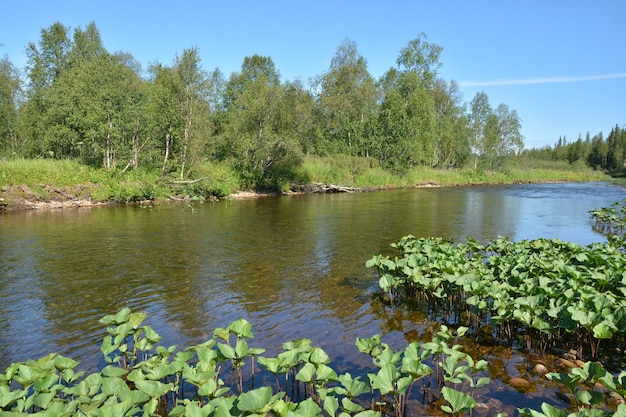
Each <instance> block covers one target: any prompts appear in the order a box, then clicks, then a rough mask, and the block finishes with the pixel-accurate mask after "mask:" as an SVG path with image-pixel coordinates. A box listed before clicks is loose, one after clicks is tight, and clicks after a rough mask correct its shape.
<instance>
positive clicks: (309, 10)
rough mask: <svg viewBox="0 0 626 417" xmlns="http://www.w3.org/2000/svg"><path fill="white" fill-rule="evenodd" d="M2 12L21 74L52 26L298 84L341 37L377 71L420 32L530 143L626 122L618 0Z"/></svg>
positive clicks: (48, 1) (324, 0)
mask: <svg viewBox="0 0 626 417" xmlns="http://www.w3.org/2000/svg"><path fill="white" fill-rule="evenodd" d="M0 10H1V13H0V15H1V16H0V44H2V45H1V46H0V56H4V55H7V56H8V57H9V60H10V61H11V62H13V63H14V64H15V65H16V66H17V67H18V68H20V69H22V68H24V65H25V63H26V57H25V54H24V49H25V47H26V45H27V44H28V42H35V43H36V42H37V41H38V39H39V35H40V32H41V29H42V28H47V27H49V26H50V25H51V24H53V23H54V22H55V21H59V22H61V23H62V24H64V25H65V26H69V27H70V28H72V29H73V28H76V27H85V26H86V25H87V24H88V23H89V22H91V21H95V22H96V25H97V27H98V28H99V30H100V34H101V36H102V40H103V43H104V46H105V47H106V48H107V50H109V51H110V52H116V51H125V52H130V53H131V54H132V55H133V56H134V57H135V58H136V59H137V60H138V61H139V62H140V63H141V64H142V65H143V66H144V67H147V65H148V64H149V63H151V62H154V61H159V62H161V63H163V64H171V63H172V61H173V60H174V58H175V56H176V54H181V53H182V52H183V50H185V49H187V48H190V47H192V46H196V47H198V49H199V51H200V55H201V57H202V62H203V65H204V67H205V69H207V70H212V69H214V68H215V67H218V68H219V69H220V70H221V71H222V72H223V73H224V74H225V75H226V76H228V75H230V73H231V72H233V71H238V70H239V69H240V67H241V63H242V62H243V59H244V57H246V56H251V55H254V54H259V55H265V56H270V57H271V58H272V59H273V61H274V63H275V64H276V67H277V68H278V70H279V71H280V73H281V75H282V78H283V80H295V79H301V80H302V81H305V82H306V81H307V80H308V79H309V78H310V77H313V76H316V75H319V74H321V73H323V72H325V71H326V70H327V69H328V67H329V64H330V60H331V58H332V57H333V55H334V53H335V51H336V49H337V47H338V46H339V45H340V44H341V43H342V41H343V40H344V39H346V38H349V39H350V40H352V41H355V42H356V43H357V45H358V49H359V52H360V53H361V55H363V57H364V58H365V59H366V60H367V62H368V69H369V71H370V73H371V74H372V75H373V76H374V77H375V78H378V77H379V76H380V75H382V74H383V73H384V72H385V71H386V70H387V69H389V68H390V67H393V66H395V61H396V58H397V56H398V53H399V51H400V49H401V48H403V47H405V46H406V45H407V44H408V42H409V41H410V40H412V39H415V38H416V37H417V35H418V33H420V32H425V33H426V34H427V35H428V40H429V41H430V42H433V43H436V44H438V45H440V46H442V47H443V48H444V50H443V53H442V54H441V57H440V60H441V62H442V64H443V66H442V68H441V71H440V76H441V77H442V78H444V79H446V80H447V81H450V80H455V81H457V82H458V83H459V84H460V85H461V91H462V92H463V98H464V101H466V102H468V103H469V102H470V101H471V100H472V98H473V97H474V96H475V94H476V93H477V92H479V91H484V92H485V93H486V94H487V95H488V97H489V101H490V103H491V105H492V107H493V108H495V107H497V106H498V105H499V104H500V103H505V104H507V105H508V106H509V108H510V109H511V110H516V111H517V113H518V115H519V117H520V119H521V121H522V134H523V135H524V137H525V140H524V142H525V145H526V147H527V148H530V147H541V146H544V145H554V144H555V143H556V141H557V140H558V138H559V136H565V137H566V138H567V139H568V140H569V141H574V140H576V139H577V138H578V137H579V135H582V137H583V138H584V137H585V135H586V134H587V132H589V133H590V134H591V135H592V136H593V135H595V134H597V133H599V132H603V133H604V135H605V137H606V136H607V135H608V133H609V132H610V130H611V128H612V127H613V126H615V125H619V126H622V127H624V126H626V54H625V53H624V51H625V48H626V30H624V26H623V22H624V16H626V2H625V1H623V0H610V1H609V0H595V1H593V2H591V1H588V0H587V1H580V0H569V1H561V0H540V1H537V0H523V1H522V0H518V1H496V0H493V1H481V0H477V1H473V0H458V1H445V0H442V1H433V0H430V1H421V0H415V1H408V0H406V1H395V0H387V1H384V2H383V1H368V0H361V1H341V0H331V1H329V0H317V1H314V2H313V1H306V2H305V1H300V2H298V1H297V0H289V1H283V0H281V1H270V0H265V1H262V0H257V1H241V0H240V1H237V0H235V1H208V0H205V1H185V0H181V1H178V2H173V1H168V2H165V1H160V0H151V1H145V0H126V1H118V0H108V1H92V0H89V1H85V0H80V1H75V0H71V1H70V0H67V1H61V0H56V1H54V0H45V1H29V0H23V1H13V0H0ZM620 23H621V24H622V25H621V26H620Z"/></svg>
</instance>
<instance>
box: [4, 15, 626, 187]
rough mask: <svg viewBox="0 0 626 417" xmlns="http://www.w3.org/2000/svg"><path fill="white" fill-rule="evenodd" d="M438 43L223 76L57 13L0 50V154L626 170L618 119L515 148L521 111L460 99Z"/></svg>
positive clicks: (625, 139) (260, 181) (98, 160)
mask: <svg viewBox="0 0 626 417" xmlns="http://www.w3.org/2000/svg"><path fill="white" fill-rule="evenodd" d="M442 50H443V48H442V47H441V46H439V45H437V44H434V43H431V42H429V41H428V37H427V35H426V34H425V33H420V34H418V35H417V37H416V38H415V39H413V40H410V41H409V42H408V43H407V45H406V47H404V48H402V49H401V50H400V51H399V52H398V55H397V60H396V62H395V63H391V64H392V65H391V66H390V68H389V70H387V71H386V72H385V73H384V74H383V75H382V76H381V77H380V78H379V79H374V78H373V77H372V75H371V74H370V73H369V72H368V67H367V61H366V59H365V57H363V56H362V55H361V54H360V53H359V51H358V47H357V44H356V42H354V41H352V40H350V39H345V40H344V41H343V42H342V43H341V44H340V45H339V46H338V47H337V49H336V52H335V54H334V55H333V56H332V57H330V61H329V62H330V65H329V67H328V70H327V71H326V72H324V73H322V74H319V75H317V76H315V77H312V78H311V79H310V80H307V82H306V83H305V82H303V81H301V80H283V79H282V78H281V74H280V71H279V69H278V68H276V66H275V64H274V62H273V61H272V58H271V57H269V56H259V55H253V56H247V57H245V58H243V62H242V64H241V69H240V70H239V71H237V72H233V73H232V74H230V75H225V74H223V73H222V72H221V71H220V70H219V68H215V69H213V70H207V69H205V68H204V67H203V64H202V61H201V58H200V53H199V50H198V49H197V48H195V47H191V48H189V49H185V50H184V51H182V52H181V53H180V55H177V56H176V58H175V59H174V61H173V62H172V63H170V64H164V63H159V62H154V63H151V64H150V65H149V67H148V68H142V67H141V65H140V63H139V62H138V61H137V60H135V58H134V57H133V56H132V55H131V54H130V53H126V52H124V53H122V52H113V53H112V52H110V51H108V50H107V49H106V48H105V46H104V45H103V43H102V40H101V36H100V32H99V30H98V28H97V26H96V24H95V23H94V22H91V23H89V24H87V25H86V26H85V27H84V28H80V27H78V28H74V29H70V28H69V27H66V26H64V25H63V24H62V23H60V22H56V23H54V24H52V25H51V26H50V27H48V28H44V29H42V30H41V33H40V37H39V39H38V40H36V41H35V42H31V43H29V44H28V45H27V46H26V54H27V65H26V68H24V69H19V68H16V67H15V66H14V65H13V64H12V63H11V62H10V61H9V59H8V57H5V58H4V59H2V60H1V61H0V159H5V160H6V159H11V158H26V159H46V160H51V159H52V160H66V159H71V160H73V161H78V162H79V163H81V164H83V165H86V166H89V167H92V168H95V169H98V170H105V171H109V172H116V173H126V172H133V171H134V172H151V173H158V175H159V177H160V178H168V179H170V180H176V181H181V182H182V181H191V180H193V179H198V178H202V177H203V175H205V172H204V171H203V169H204V168H203V167H206V166H207V164H209V165H210V164H213V165H215V166H220V167H228V170H229V172H233V173H235V175H236V177H237V181H238V184H239V185H240V187H241V188H242V189H255V190H277V191H280V190H284V189H285V188H287V187H289V185H290V184H293V183H305V182H307V178H303V177H302V170H301V169H300V167H301V165H302V164H303V161H305V160H306V158H315V157H318V158H352V159H349V160H356V159H358V161H360V162H359V163H362V164H365V165H366V166H368V167H370V168H374V167H375V168H377V169H381V170H383V171H385V172H389V173H393V174H394V175H403V174H404V173H406V172H408V171H409V170H411V169H414V168H416V167H427V168H432V169H441V170H448V169H453V168H454V169H473V170H483V171H487V170H494V171H497V170H499V169H502V168H503V167H506V165H507V163H510V161H518V162H517V163H518V165H519V161H520V160H533V161H541V162H542V163H543V162H544V161H547V162H545V163H547V164H548V165H549V164H550V163H567V164H578V165H581V164H584V165H588V166H590V167H593V168H594V169H600V170H604V171H607V172H610V173H614V174H620V173H622V172H623V171H624V161H625V160H626V132H625V130H624V128H621V127H619V126H617V125H616V126H615V127H614V128H613V129H612V130H611V132H610V134H609V135H608V136H607V137H606V139H605V138H604V137H603V135H602V133H599V134H598V135H596V136H593V137H590V136H589V134H588V135H587V137H586V138H585V139H584V140H583V139H582V138H578V140H576V141H571V142H568V141H567V139H566V138H559V140H558V143H556V144H555V146H554V147H546V148H542V149H530V150H525V149H524V142H523V139H524V138H523V137H522V135H521V133H520V130H521V120H520V117H519V116H518V114H517V112H516V111H515V110H513V109H510V108H509V106H508V105H506V104H504V103H501V104H498V105H497V106H495V107H494V106H493V105H492V104H491V103H490V102H489V97H488V96H487V95H486V94H485V93H484V92H480V93H477V94H476V96H475V97H473V98H472V99H471V101H469V102H464V101H463V97H462V95H461V93H460V91H459V86H458V85H457V84H456V83H455V81H447V80H444V79H442V78H441V77H440V76H439V74H438V70H439V69H440V67H441V65H442V63H441V62H440V60H439V57H440V54H441V52H442Z"/></svg>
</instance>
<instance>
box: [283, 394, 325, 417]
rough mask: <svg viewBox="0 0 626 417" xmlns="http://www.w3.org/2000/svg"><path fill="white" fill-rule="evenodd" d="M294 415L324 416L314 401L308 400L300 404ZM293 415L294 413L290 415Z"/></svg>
mask: <svg viewBox="0 0 626 417" xmlns="http://www.w3.org/2000/svg"><path fill="white" fill-rule="evenodd" d="M293 413H294V414H295V415H297V416H299V417H319V416H320V415H321V414H322V409H321V408H320V407H319V405H317V404H316V403H315V401H313V399H311V398H308V399H306V400H304V401H302V402H300V403H299V404H298V407H297V408H296V409H295V410H294V411H293ZM291 414H292V412H290V413H289V415H291Z"/></svg>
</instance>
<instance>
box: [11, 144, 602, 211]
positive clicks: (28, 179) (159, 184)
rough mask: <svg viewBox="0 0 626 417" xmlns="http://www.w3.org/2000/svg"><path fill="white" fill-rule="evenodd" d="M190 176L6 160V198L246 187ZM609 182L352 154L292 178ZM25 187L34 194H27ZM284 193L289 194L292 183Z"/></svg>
mask: <svg viewBox="0 0 626 417" xmlns="http://www.w3.org/2000/svg"><path fill="white" fill-rule="evenodd" d="M555 168H556V169H555ZM190 175H191V178H190V179H186V180H182V181H181V180H180V179H179V178H177V177H169V176H163V175H161V173H160V171H159V170H158V169H155V170H149V169H139V170H135V171H106V170H102V169H95V168H91V167H89V166H86V165H82V164H80V163H79V162H77V161H73V160H52V159H21V158H11V159H0V194H1V195H0V197H1V198H4V200H3V202H4V203H5V205H6V202H7V201H10V200H11V199H12V198H16V197H19V196H20V191H19V190H18V191H17V192H16V193H14V195H10V194H11V190H14V191H15V188H16V187H18V188H22V190H21V192H22V193H26V192H27V191H28V193H30V194H31V195H33V196H35V197H36V198H38V199H40V200H48V199H53V198H54V197H51V196H50V194H51V193H54V192H56V191H57V190H61V191H62V195H64V196H65V197H66V198H67V197H72V198H90V199H92V200H94V201H116V202H127V201H140V200H148V199H155V198H168V197H172V196H183V197H202V198H206V197H210V196H217V197H222V196H227V195H229V194H232V193H234V192H235V191H237V190H239V189H240V188H241V182H240V179H239V177H238V175H237V173H236V171H234V170H233V168H232V166H231V165H230V164H228V163H215V162H204V163H202V164H198V165H195V166H194V167H193V168H192V170H191V171H190ZM296 177H297V178H296ZM607 180H611V178H610V177H608V176H607V175H605V174H604V173H602V172H600V171H594V170H592V169H589V168H586V167H585V166H584V165H583V164H578V165H569V164H565V165H563V164H561V165H559V164H553V165H550V164H547V163H546V162H542V161H538V162H537V161H532V160H524V161H521V162H520V161H516V162H515V163H510V164H508V165H507V166H506V167H504V168H502V169H500V170H499V171H480V170H472V169H446V170H442V169H431V168H424V167H418V168H414V169H411V170H409V171H408V172H406V173H404V174H402V175H399V174H392V173H389V172H387V171H384V170H382V169H381V168H380V167H378V164H377V161H376V160H374V159H372V158H358V157H351V156H346V155H334V156H331V157H312V156H308V157H306V158H305V159H304V162H303V164H302V165H301V166H300V167H298V168H297V169H296V170H294V171H293V178H292V181H293V182H294V183H299V184H302V183H324V184H335V185H339V186H345V187H356V188H365V189H386V188H402V187H416V186H428V185H431V186H453V185H470V184H510V183H518V182H526V183H528V182H534V183H536V182H554V181H607ZM24 186H26V187H27V188H28V190H24V188H25V187H24ZM284 188H285V191H286V190H287V189H288V184H286V185H285V187H284ZM7 194H8V195H7ZM21 197H24V195H23V194H22V195H21Z"/></svg>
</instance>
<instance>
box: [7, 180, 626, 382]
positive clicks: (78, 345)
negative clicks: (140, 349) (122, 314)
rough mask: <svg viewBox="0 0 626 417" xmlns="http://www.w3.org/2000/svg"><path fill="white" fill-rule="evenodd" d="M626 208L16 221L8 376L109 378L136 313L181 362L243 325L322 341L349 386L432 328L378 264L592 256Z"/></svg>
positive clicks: (556, 200)
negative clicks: (120, 323) (421, 242)
mask: <svg viewBox="0 0 626 417" xmlns="http://www.w3.org/2000/svg"><path fill="white" fill-rule="evenodd" d="M625 197H626V193H625V192H624V190H623V189H622V188H619V187H614V186H610V185H608V184H605V183H565V184H540V185H539V184H537V185H532V184H524V185H515V186H485V187H482V186H473V187H451V188H422V189H403V190H390V191H380V192H371V193H354V194H324V195H319V194H316V195H296V196H289V197H264V198H258V199H250V200H232V201H221V202H204V203H200V202H194V203H183V204H180V203H168V204H153V205H148V206H145V205H144V206H140V205H129V206H116V207H94V208H79V209H58V210H42V211H24V212H10V213H4V214H1V215H0V307H1V308H0V367H1V368H2V369H4V368H5V367H6V366H7V365H8V364H10V363H11V362H15V361H23V360H26V359H29V358H38V357H41V356H44V355H46V354H48V353H50V352H58V353H60V354H63V355H66V356H70V357H72V358H74V359H77V360H80V361H81V367H82V368H83V369H93V368H94V367H97V366H100V365H101V363H102V361H101V354H100V353H99V352H100V351H99V343H100V342H101V340H102V337H103V336H104V335H105V328H104V327H103V326H102V325H101V324H100V323H99V322H98V320H99V319H100V318H101V317H102V316H104V315H105V314H112V313H115V312H117V311H118V310H120V309H121V308H123V307H126V306H128V307H130V308H131V309H133V310H135V311H143V312H145V313H146V314H147V315H148V319H147V323H148V324H150V325H151V326H152V327H153V328H154V329H155V330H156V331H157V332H159V333H160V334H161V335H162V336H163V337H164V340H163V341H162V344H164V345H167V346H169V345H173V344H176V345H179V346H181V347H185V346H189V345H190V344H194V343H199V342H202V341H204V340H206V339H207V338H210V337H211V336H212V334H213V329H215V328H216V327H225V326H227V325H228V324H229V323H230V322H232V321H233V320H235V319H237V318H240V317H243V318H245V319H247V320H249V321H250V322H251V323H252V326H253V332H254V334H255V339H254V341H252V342H251V345H252V346H256V347H264V348H267V349H268V350H269V351H270V352H268V353H271V352H272V351H278V349H279V347H280V345H281V343H282V342H286V341H289V340H292V339H294V338H300V337H308V338H310V339H312V340H313V343H314V344H315V345H317V346H321V347H322V348H324V349H325V350H326V351H327V352H328V353H329V355H330V356H331V358H332V359H333V365H335V366H336V367H337V368H338V370H340V371H345V370H349V369H351V368H352V367H357V368H360V367H365V366H367V365H368V361H369V359H368V358H366V357H362V356H363V355H362V354H360V353H358V351H357V350H356V348H355V346H354V341H355V339H356V337H369V336H372V335H374V334H376V333H380V334H382V335H383V340H384V341H386V342H387V343H389V344H390V345H392V346H399V347H402V346H403V345H405V344H406V342H407V340H410V338H411V337H413V336H414V335H415V333H416V332H417V333H419V332H422V331H423V330H424V328H425V326H426V324H424V316H423V315H422V314H421V313H419V312H412V311H399V310H395V311H393V312H390V311H388V310H387V309H385V307H384V306H382V305H380V304H379V303H377V302H376V297H373V294H374V293H375V292H376V289H377V288H376V282H377V277H376V275H375V273H374V271H372V270H370V269H368V268H366V267H365V262H366V261H367V260H368V259H369V258H370V257H372V255H374V254H376V253H391V249H390V248H389V244H390V243H392V242H395V241H397V240H399V239H400V238H401V237H402V236H405V235H407V234H413V235H415V236H417V237H422V236H442V237H445V238H450V239H454V240H463V239H465V238H466V237H470V238H473V239H477V240H479V241H483V242H486V241H488V240H491V239H494V238H496V237H498V236H506V237H509V238H511V239H514V240H521V239H535V238H540V237H546V238H560V239H562V240H567V241H573V242H576V243H579V244H583V245H586V244H590V243H592V242H596V241H603V240H604V238H603V237H602V236H601V235H600V234H598V233H596V232H594V231H593V230H592V228H591V226H592V223H591V221H590V217H589V213H588V211H589V210H591V209H595V208H600V207H604V206H608V205H610V204H611V203H612V202H614V201H622V200H623V199H624V198H625ZM411 335H413V336H411Z"/></svg>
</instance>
